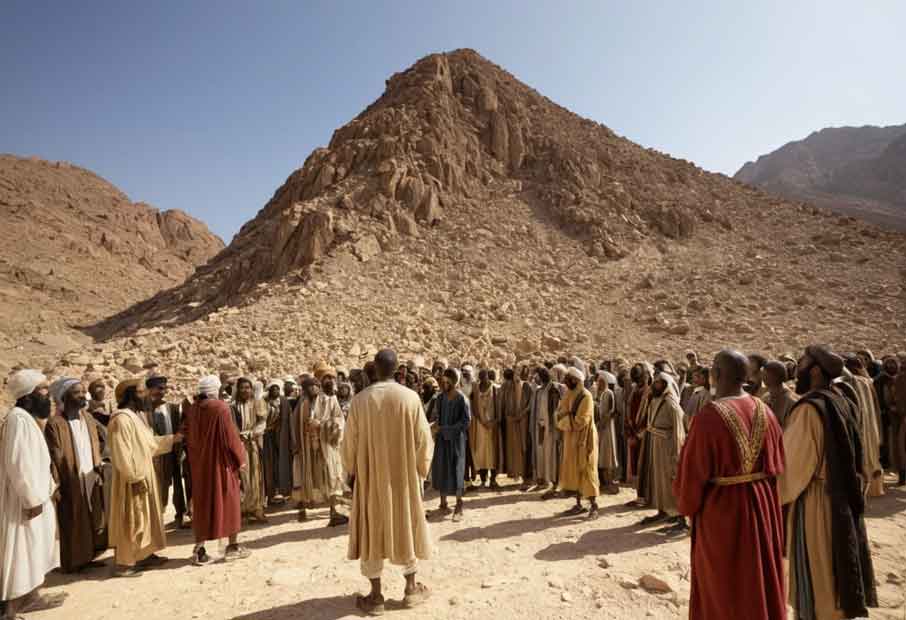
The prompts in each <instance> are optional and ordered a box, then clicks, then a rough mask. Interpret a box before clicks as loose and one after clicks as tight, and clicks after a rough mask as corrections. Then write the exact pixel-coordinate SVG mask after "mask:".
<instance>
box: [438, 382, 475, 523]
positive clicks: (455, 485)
mask: <svg viewBox="0 0 906 620" xmlns="http://www.w3.org/2000/svg"><path fill="white" fill-rule="evenodd" d="M440 379H441V392H440V394H438V395H437V396H436V397H435V398H434V399H433V400H432V401H431V403H432V409H433V412H434V416H433V417H434V419H435V420H436V424H435V427H436V429H437V437H436V439H435V443H434V459H433V460H432V462H431V484H432V485H433V486H434V488H435V489H437V492H438V493H440V508H439V509H438V514H439V515H440V516H445V515H447V514H449V512H450V508H449V506H448V505H447V496H449V495H453V496H455V497H456V508H455V509H454V510H453V521H454V522H458V521H460V520H462V509H463V502H462V493H463V487H464V478H465V471H466V437H467V436H468V433H469V423H470V421H471V413H470V411H469V401H468V400H466V397H465V396H464V395H463V394H462V392H460V391H459V390H458V389H457V386H458V385H459V371H458V370H456V369H455V368H447V369H445V370H444V371H443V372H442V374H441V378H440Z"/></svg>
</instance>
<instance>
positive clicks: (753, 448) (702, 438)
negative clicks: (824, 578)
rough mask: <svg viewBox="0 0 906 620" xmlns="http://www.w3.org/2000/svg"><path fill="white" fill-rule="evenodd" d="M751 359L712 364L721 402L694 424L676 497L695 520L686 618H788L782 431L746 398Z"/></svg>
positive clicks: (720, 358) (729, 357) (720, 359)
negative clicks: (780, 483)
mask: <svg viewBox="0 0 906 620" xmlns="http://www.w3.org/2000/svg"><path fill="white" fill-rule="evenodd" d="M746 365H747V359H746V357H745V356H744V355H743V354H741V353H739V352H738V351H729V350H724V351H721V352H720V353H718V354H717V357H716V358H715V360H714V370H713V372H714V374H715V378H716V382H717V397H716V399H715V400H714V401H713V402H711V403H708V404H707V405H706V406H705V407H704V408H703V409H702V410H701V411H700V412H699V413H698V414H697V415H696V416H695V417H694V418H693V421H692V426H691V428H690V431H689V435H688V436H687V437H686V443H685V444H684V445H683V449H682V452H681V454H680V462H679V467H678V470H677V476H676V479H675V480H674V482H673V492H674V494H675V495H676V499H677V505H678V508H679V511H680V512H681V513H682V514H684V515H687V516H689V517H691V518H692V590H691V596H690V602H689V617H690V618H693V619H696V620H701V619H709V620H710V619H714V620H717V619H721V620H725V619H726V618H732V619H733V620H786V617H787V615H786V588H785V581H784V577H783V549H784V539H783V517H782V514H781V508H780V497H779V495H778V492H777V481H776V477H777V476H778V475H779V474H780V473H782V472H783V468H784V452H783V431H782V430H781V428H780V425H779V423H778V422H777V419H776V418H775V417H774V414H773V412H771V410H770V408H768V406H767V405H765V404H764V403H763V402H762V401H760V400H759V399H757V398H753V397H752V396H749V395H748V394H746V392H745V391H744V390H743V384H744V383H745V380H746Z"/></svg>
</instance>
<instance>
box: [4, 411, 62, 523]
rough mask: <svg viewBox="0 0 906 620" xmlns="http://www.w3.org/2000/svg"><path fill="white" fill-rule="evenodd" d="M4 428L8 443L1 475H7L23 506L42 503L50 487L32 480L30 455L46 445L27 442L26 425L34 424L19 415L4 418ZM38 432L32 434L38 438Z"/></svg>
mask: <svg viewBox="0 0 906 620" xmlns="http://www.w3.org/2000/svg"><path fill="white" fill-rule="evenodd" d="M5 424H6V428H5V429H4V430H3V433H2V434H3V435H4V437H3V439H4V441H6V442H7V443H8V448H7V450H5V452H6V455H7V458H6V462H4V463H3V475H5V476H9V481H10V486H12V488H13V491H14V492H15V493H16V495H17V496H18V497H19V499H20V501H21V502H22V506H23V507H25V508H35V507H37V506H41V505H43V504H44V503H45V502H47V500H49V499H50V496H51V489H49V488H48V489H39V488H38V487H37V486H35V484H34V482H35V480H34V477H33V476H34V473H33V472H34V462H33V459H32V455H34V454H36V453H37V451H38V450H43V449H45V447H44V446H43V445H41V444H40V443H39V442H37V441H29V434H30V433H28V429H27V428H25V425H26V424H34V422H32V421H31V420H26V419H24V418H22V417H21V416H20V415H18V414H13V415H10V416H9V418H7V420H6V422H5ZM40 434H41V432H40V431H39V430H37V429H36V430H35V433H34V435H33V437H35V439H37V437H39V436H40Z"/></svg>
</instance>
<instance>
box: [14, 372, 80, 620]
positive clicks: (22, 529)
mask: <svg viewBox="0 0 906 620" xmlns="http://www.w3.org/2000/svg"><path fill="white" fill-rule="evenodd" d="M7 391H8V392H9V395H10V397H11V398H12V399H13V400H14V401H15V403H16V404H15V406H14V407H13V408H12V410H11V411H10V412H9V413H8V414H7V417H6V419H5V421H4V422H3V423H2V424H0V601H2V603H3V607H4V609H3V614H2V618H3V620H15V619H16V618H21V616H20V615H19V614H20V613H26V612H29V611H37V610H39V609H52V608H55V607H60V606H61V605H62V604H63V602H64V601H65V600H66V598H67V594H66V593H59V594H54V595H49V594H40V593H39V588H40V587H41V585H42V584H43V583H44V578H45V576H46V575H47V573H49V572H50V571H52V570H54V569H55V568H58V567H59V566H60V548H59V545H58V544H57V540H56V539H57V516H56V509H55V507H54V494H55V491H56V486H57V485H56V483H55V482H54V480H53V477H52V476H51V473H50V452H49V451H48V449H47V442H46V441H45V439H44V435H43V433H42V432H41V426H40V424H38V421H39V420H47V419H48V418H49V417H50V411H51V401H50V396H49V394H48V392H49V385H48V383H47V377H45V376H44V375H43V374H42V373H40V372H39V371H37V370H33V369H25V370H19V371H18V372H16V373H14V374H13V375H12V376H11V377H10V378H9V381H8V382H7Z"/></svg>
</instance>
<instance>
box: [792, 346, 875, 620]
mask: <svg viewBox="0 0 906 620" xmlns="http://www.w3.org/2000/svg"><path fill="white" fill-rule="evenodd" d="M842 373H843V359H842V358H841V357H840V356H838V355H836V354H835V353H833V352H832V351H831V350H830V349H828V348H827V347H825V346H820V345H812V346H810V347H807V348H806V350H805V354H804V355H803V356H802V358H801V359H800V360H799V364H798V368H797V376H796V393H797V394H799V395H800V396H801V397H802V398H801V399H800V400H799V402H798V403H797V404H796V406H795V407H793V410H792V411H791V412H790V414H789V417H788V419H787V424H786V427H785V428H784V431H783V444H784V448H785V450H786V458H787V462H786V465H787V466H786V469H785V470H784V472H783V474H781V475H780V477H779V488H780V501H781V503H782V504H783V505H784V506H788V509H787V511H786V514H787V521H786V538H787V550H786V557H787V558H788V560H789V563H790V566H789V580H790V581H789V592H790V594H789V601H790V604H791V605H792V606H793V609H794V610H796V613H797V614H798V617H802V618H815V620H837V619H839V618H863V617H866V616H868V608H869V607H877V605H878V597H877V592H876V590H875V584H874V567H873V565H872V560H871V549H870V547H869V546H868V539H867V536H866V533H865V520H864V512H865V491H866V486H867V481H866V480H865V479H864V478H863V476H862V475H861V474H862V463H863V455H862V449H863V447H862V441H861V437H860V433H859V428H858V421H857V416H856V415H855V412H854V411H853V406H852V404H851V403H850V401H849V400H848V399H847V398H846V397H844V396H843V395H841V394H840V393H838V392H837V391H835V389H834V388H833V386H832V381H833V380H834V379H836V378H837V377H839V376H840V375H841V374H842Z"/></svg>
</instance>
